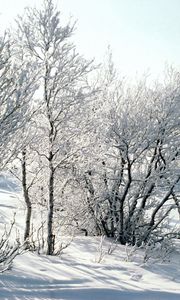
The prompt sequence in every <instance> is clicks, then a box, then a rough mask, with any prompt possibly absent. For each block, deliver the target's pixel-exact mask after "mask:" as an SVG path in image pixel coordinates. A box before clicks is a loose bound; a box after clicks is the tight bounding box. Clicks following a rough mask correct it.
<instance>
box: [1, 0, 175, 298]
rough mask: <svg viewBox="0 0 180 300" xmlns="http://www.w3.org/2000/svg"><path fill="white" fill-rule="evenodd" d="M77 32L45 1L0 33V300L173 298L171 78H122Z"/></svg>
mask: <svg viewBox="0 0 180 300" xmlns="http://www.w3.org/2000/svg"><path fill="white" fill-rule="evenodd" d="M57 4H59V3H57ZM75 29H76V22H75V21H73V20H72V18H69V19H68V21H65V20H64V19H63V18H61V12H60V11H59V5H56V3H55V2H54V1H53V0H43V1H42V3H41V5H40V3H39V4H38V5H37V7H34V6H32V7H31V6H29V7H26V8H25V9H24V12H23V14H22V15H19V16H17V18H16V21H15V23H14V25H13V26H11V27H10V29H6V30H5V31H4V32H1V35H0V162H1V164H0V299H4V300H8V299H9V300H10V299H16V300H21V299H24V300H25V299H29V300H31V299H44V300H50V299H59V300H66V299H67V300H68V299H69V300H85V299H87V300H88V299H91V300H116V299H122V300H130V299H135V300H136V299H137V300H141V299H143V300H164V299H165V300H171V299H172V300H178V299H180V160H179V157H180V151H179V149H180V72H179V70H178V68H175V67H172V66H170V65H168V66H166V68H165V71H164V73H163V75H162V76H161V80H160V79H159V80H156V81H149V80H148V76H147V74H144V75H143V76H142V77H141V78H135V80H133V81H131V80H129V79H128V78H126V77H125V76H123V74H120V72H119V69H117V68H116V65H115V63H114V61H113V51H112V50H111V48H110V47H108V48H107V50H106V54H105V57H104V59H103V60H102V61H101V62H100V63H99V62H97V61H96V60H94V59H90V60H87V59H86V58H85V57H84V56H83V55H81V54H79V51H78V50H77V49H78V48H77V46H76V44H75V40H74V34H75Z"/></svg>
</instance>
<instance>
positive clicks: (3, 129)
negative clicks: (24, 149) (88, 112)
mask: <svg viewBox="0 0 180 300" xmlns="http://www.w3.org/2000/svg"><path fill="white" fill-rule="evenodd" d="M33 72H34V73H33ZM32 74H33V75H32ZM36 75H37V73H36V69H35V66H34V65H33V64H31V65H30V64H29V63H28V62H22V61H21V62H20V60H19V58H18V56H15V51H14V43H13V40H12V38H11V37H10V35H9V34H7V33H6V34H4V36H1V37H0V108H1V110H0V162H1V167H0V169H1V170H2V168H3V167H4V166H5V165H6V164H7V162H9V160H10V158H12V157H13V156H14V155H15V154H16V153H17V152H18V151H19V149H20V147H21V146H22V143H21V140H20V136H21V135H22V129H23V127H24V125H25V123H26V121H27V120H28V118H30V115H31V113H32V111H31V110H30V107H31V102H30V100H31V98H32V96H33V95H34V93H35V91H36V89H37V85H36V83H35V80H36Z"/></svg>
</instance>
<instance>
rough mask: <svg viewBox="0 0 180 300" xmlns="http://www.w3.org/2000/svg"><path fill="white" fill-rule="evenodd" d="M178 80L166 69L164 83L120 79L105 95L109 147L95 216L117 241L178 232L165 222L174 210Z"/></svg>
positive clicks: (144, 240)
mask: <svg viewBox="0 0 180 300" xmlns="http://www.w3.org/2000/svg"><path fill="white" fill-rule="evenodd" d="M179 83H180V77H179V73H178V72H176V71H172V72H171V73H169V78H168V80H167V82H166V83H165V84H164V85H162V84H159V85H158V84H156V86H155V87H154V88H149V87H147V85H146V84H145V81H141V82H139V83H138V84H137V86H134V87H125V86H123V85H122V84H120V86H119V88H118V86H117V87H116V89H113V90H112V88H111V90H110V93H109V94H108V95H109V96H110V98H109V107H110V109H109V117H108V119H107V121H106V123H107V122H108V123H109V130H108V131H106V133H107V134H106V138H107V140H106V141H107V142H108V144H109V146H108V147H109V149H108V151H107V158H106V160H105V162H104V164H103V169H104V171H102V172H101V175H99V176H100V177H101V178H102V179H101V182H102V183H101V184H103V185H104V189H103V191H102V193H101V194H100V193H99V194H98V198H99V217H98V218H99V222H101V224H102V228H103V229H104V233H105V234H106V235H108V236H117V237H118V240H119V241H120V242H121V243H122V244H126V243H129V244H131V245H134V244H137V245H141V244H143V243H149V242H158V241H162V240H163V239H164V238H165V237H168V236H173V237H174V236H178V234H177V233H176V234H175V233H174V232H173V230H172V228H169V227H168V226H167V224H166V223H165V221H166V219H167V218H168V216H169V214H170V212H171V211H172V210H174V209H177V210H179V194H178V193H179V181H180V176H179V171H178V168H179V150H178V149H179V146H180V144H179V142H180V136H179V134H180V132H179V113H178V112H179V104H180V101H179V99H180V89H179V86H180V85H179ZM107 98H108V97H107ZM99 174H100V172H99ZM96 176H97V175H96ZM92 180H93V178H92V179H91V181H92ZM92 182H93V181H92ZM96 182H97V180H96ZM93 188H94V190H95V191H96V189H97V188H96V185H95V184H94V187H93ZM96 193H97V192H96Z"/></svg>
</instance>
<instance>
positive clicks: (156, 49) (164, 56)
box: [0, 0, 180, 77]
mask: <svg viewBox="0 0 180 300" xmlns="http://www.w3.org/2000/svg"><path fill="white" fill-rule="evenodd" d="M40 2H41V1H40V0H0V3H1V5H0V12H1V16H0V22H1V24H2V25H5V24H8V23H9V22H11V21H12V20H13V18H14V17H15V16H16V15H17V14H18V13H20V14H21V13H22V12H23V7H25V6H27V5H33V4H36V5H37V6H38V5H40ZM56 3H57V4H58V7H59V8H60V10H61V11H62V15H63V16H64V17H68V16H70V15H71V16H73V18H74V19H75V20H76V19H77V20H78V23H77V29H76V34H75V36H74V39H75V42H76V44H77V46H78V51H79V52H81V53H82V54H84V55H85V56H86V57H87V58H92V57H95V58H96V59H97V61H102V60H103V57H104V54H105V52H106V49H107V46H108V44H109V45H110V46H111V49H112V52H113V57H114V61H115V63H116V66H117V68H118V70H120V72H121V73H122V74H124V75H129V76H133V75H134V74H135V73H136V72H138V74H141V73H143V72H144V71H146V70H147V69H149V70H150V71H149V73H150V74H152V76H154V77H156V76H157V75H158V74H160V73H161V72H162V70H163V69H164V66H165V63H169V64H173V65H174V66H177V67H179V68H180V0H56Z"/></svg>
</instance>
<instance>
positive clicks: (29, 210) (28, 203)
mask: <svg viewBox="0 0 180 300" xmlns="http://www.w3.org/2000/svg"><path fill="white" fill-rule="evenodd" d="M22 186H23V194H24V200H25V203H26V208H27V213H26V225H25V232H24V241H26V240H27V239H28V238H29V236H30V225H31V213H32V205H31V200H30V197H29V192H28V187H27V175H26V149H24V150H23V151H22Z"/></svg>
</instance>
